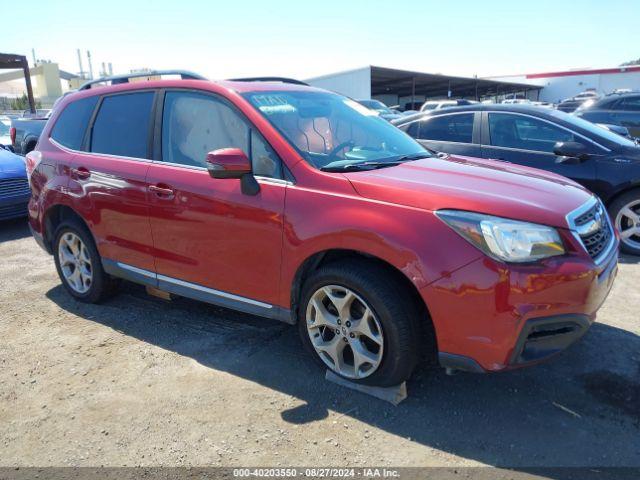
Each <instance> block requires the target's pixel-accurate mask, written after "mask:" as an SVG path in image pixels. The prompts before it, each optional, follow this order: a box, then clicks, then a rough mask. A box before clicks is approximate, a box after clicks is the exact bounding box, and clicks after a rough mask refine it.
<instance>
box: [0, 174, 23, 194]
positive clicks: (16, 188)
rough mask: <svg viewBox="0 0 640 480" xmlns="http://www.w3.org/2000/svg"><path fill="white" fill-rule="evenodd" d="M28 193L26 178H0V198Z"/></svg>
mask: <svg viewBox="0 0 640 480" xmlns="http://www.w3.org/2000/svg"><path fill="white" fill-rule="evenodd" d="M28 194H29V182H28V181H27V179H26V178H3V179H0V198H9V197H19V196H22V195H28Z"/></svg>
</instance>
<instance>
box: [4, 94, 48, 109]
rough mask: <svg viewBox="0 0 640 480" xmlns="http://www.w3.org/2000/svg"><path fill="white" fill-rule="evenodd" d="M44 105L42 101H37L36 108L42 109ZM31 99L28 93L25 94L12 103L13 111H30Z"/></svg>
mask: <svg viewBox="0 0 640 480" xmlns="http://www.w3.org/2000/svg"><path fill="white" fill-rule="evenodd" d="M41 107H42V103H41V102H40V100H36V108H41ZM28 109H29V98H28V97H27V94H26V93H23V94H22V96H21V97H18V98H16V99H14V100H12V101H11V110H28Z"/></svg>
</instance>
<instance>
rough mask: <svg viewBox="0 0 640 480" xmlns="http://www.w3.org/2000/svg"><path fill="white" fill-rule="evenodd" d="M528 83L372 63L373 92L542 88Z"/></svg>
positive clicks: (491, 92)
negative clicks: (459, 75)
mask: <svg viewBox="0 0 640 480" xmlns="http://www.w3.org/2000/svg"><path fill="white" fill-rule="evenodd" d="M541 88H542V87H541V86H539V85H531V84H528V83H512V82H501V81H497V80H488V79H483V78H467V77H453V76H450V75H440V74H434V73H422V72H412V71H409V70H398V69H395V68H385V67H375V66H373V65H372V66H371V95H372V96H373V95H382V94H385V93H391V94H395V95H398V96H400V97H410V96H412V95H425V96H426V97H427V98H446V97H447V96H448V92H449V90H451V98H461V97H465V98H469V99H474V98H478V99H479V98H481V97H487V96H495V95H505V94H512V93H518V92H527V91H532V90H533V91H539V90H540V89H541Z"/></svg>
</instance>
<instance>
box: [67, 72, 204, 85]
mask: <svg viewBox="0 0 640 480" xmlns="http://www.w3.org/2000/svg"><path fill="white" fill-rule="evenodd" d="M159 75H180V78H181V79H182V80H207V78H205V77H203V76H202V75H198V74H197V73H193V72H189V71H186V70H149V71H148V72H136V73H126V74H124V75H113V76H111V77H100V78H96V79H95V80H89V81H88V82H86V83H83V84H82V85H80V88H78V90H88V89H90V88H91V85H94V84H96V83H104V82H111V85H117V84H119V83H129V79H130V78H141V77H154V76H159Z"/></svg>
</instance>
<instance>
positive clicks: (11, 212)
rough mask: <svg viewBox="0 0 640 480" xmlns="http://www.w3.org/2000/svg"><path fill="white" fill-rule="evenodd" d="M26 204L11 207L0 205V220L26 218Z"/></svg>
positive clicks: (16, 204)
mask: <svg viewBox="0 0 640 480" xmlns="http://www.w3.org/2000/svg"><path fill="white" fill-rule="evenodd" d="M26 216H27V203H26V202H22V203H15V204H13V205H0V220H7V219H9V218H17V217H26Z"/></svg>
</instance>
